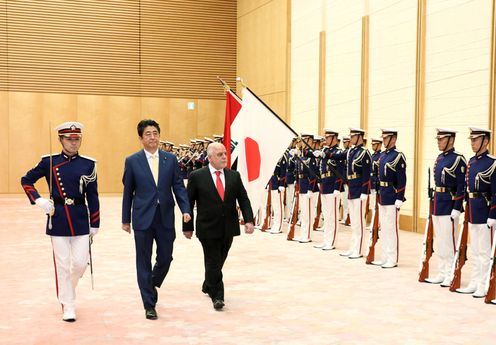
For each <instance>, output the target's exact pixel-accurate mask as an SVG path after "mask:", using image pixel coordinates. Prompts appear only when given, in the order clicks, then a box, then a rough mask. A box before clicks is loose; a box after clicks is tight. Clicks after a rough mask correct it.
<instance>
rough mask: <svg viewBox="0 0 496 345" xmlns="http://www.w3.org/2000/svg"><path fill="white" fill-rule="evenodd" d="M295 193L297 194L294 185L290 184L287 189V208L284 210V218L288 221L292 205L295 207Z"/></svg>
mask: <svg viewBox="0 0 496 345" xmlns="http://www.w3.org/2000/svg"><path fill="white" fill-rule="evenodd" d="M294 192H295V185H294V183H292V184H288V186H287V187H286V208H285V210H284V218H286V219H289V213H290V212H291V205H293V199H294Z"/></svg>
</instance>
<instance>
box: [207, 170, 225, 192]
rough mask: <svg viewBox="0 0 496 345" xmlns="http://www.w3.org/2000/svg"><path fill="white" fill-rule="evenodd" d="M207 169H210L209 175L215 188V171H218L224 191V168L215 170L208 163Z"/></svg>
mask: <svg viewBox="0 0 496 345" xmlns="http://www.w3.org/2000/svg"><path fill="white" fill-rule="evenodd" d="M208 170H210V176H212V180H213V181H214V186H215V187H216V188H217V174H216V173H215V172H216V171H220V180H221V181H222V185H223V186H224V193H225V191H226V179H225V177H224V170H223V169H221V170H217V169H215V168H214V167H213V166H212V165H210V164H208Z"/></svg>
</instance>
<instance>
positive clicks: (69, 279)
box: [51, 235, 89, 310]
mask: <svg viewBox="0 0 496 345" xmlns="http://www.w3.org/2000/svg"><path fill="white" fill-rule="evenodd" d="M51 239H52V248H53V259H54V264H55V279H56V280H57V281H56V284H57V297H58V299H59V301H60V303H61V304H62V306H63V308H64V309H69V310H74V309H75V299H76V286H77V283H78V281H79V278H81V277H82V276H83V274H84V271H85V270H86V267H87V266H88V258H89V238H88V235H81V236H51Z"/></svg>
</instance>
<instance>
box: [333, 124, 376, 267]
mask: <svg viewBox="0 0 496 345" xmlns="http://www.w3.org/2000/svg"><path fill="white" fill-rule="evenodd" d="M364 134H365V131H364V130H363V129H360V128H350V138H351V140H350V144H351V145H354V147H353V148H352V149H350V150H349V151H348V154H347V158H346V162H347V167H346V170H347V171H346V173H347V175H348V188H349V190H348V205H349V212H350V221H351V243H350V247H349V249H348V251H346V252H344V253H342V254H340V255H341V256H347V257H348V258H350V259H357V258H360V257H362V254H361V252H362V244H363V231H364V227H365V204H366V201H367V197H368V194H369V193H370V170H371V167H372V158H371V157H370V153H369V151H368V150H367V149H366V148H365V147H364V146H363V136H364Z"/></svg>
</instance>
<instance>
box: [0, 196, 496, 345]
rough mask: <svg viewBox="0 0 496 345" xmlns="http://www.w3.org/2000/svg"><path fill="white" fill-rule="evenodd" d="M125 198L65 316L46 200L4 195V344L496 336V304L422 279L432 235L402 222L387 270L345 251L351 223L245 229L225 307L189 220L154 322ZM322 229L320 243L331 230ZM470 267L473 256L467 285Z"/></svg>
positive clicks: (116, 200) (0, 337) (105, 200)
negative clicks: (208, 277)
mask: <svg viewBox="0 0 496 345" xmlns="http://www.w3.org/2000/svg"><path fill="white" fill-rule="evenodd" d="M120 203H121V199H120V197H119V196H111V195H109V196H102V197H101V205H102V206H101V218H102V224H101V231H100V233H99V234H98V235H97V236H96V238H95V242H94V245H93V263H94V290H92V289H91V279H90V275H89V270H87V271H86V273H85V276H84V277H83V278H82V279H81V281H80V285H79V286H78V290H77V294H78V296H77V307H78V309H77V317H78V319H77V321H76V322H75V323H66V322H63V321H62V320H61V308H60V305H59V304H58V302H57V299H56V295H55V283H54V269H53V261H52V251H51V245H50V241H49V239H48V237H47V236H46V235H44V217H43V216H42V214H41V210H40V209H38V208H37V207H35V206H30V205H29V203H28V200H27V198H26V197H24V196H21V195H14V196H0V214H1V216H0V277H1V278H0V279H1V280H0V304H1V308H0V344H23V345H26V344H53V345H55V344H65V345H67V344H71V345H77V344H92V345H93V344H94V345H100V344H119V345H125V344H168V345H172V344H181V345H182V344H216V345H219V344H248V345H256V344H298V345H306V344H494V343H495V339H496V321H495V320H496V306H495V305H486V304H484V302H483V300H481V299H475V298H472V297H471V296H470V295H461V294H456V293H450V292H449V291H448V290H447V289H443V288H440V287H439V286H438V285H429V284H421V283H418V282H417V271H418V265H419V259H420V253H421V243H422V236H421V235H419V234H415V233H411V232H405V231H400V262H399V267H398V268H395V269H388V270H387V269H381V268H380V267H376V266H368V265H365V263H364V261H363V259H358V260H350V259H347V258H343V257H340V256H339V255H338V254H339V253H340V252H342V251H343V250H345V249H346V247H347V246H348V240H349V238H350V228H349V227H344V226H342V227H341V228H340V232H339V238H338V249H337V250H334V251H327V252H324V251H322V250H317V249H315V248H313V244H315V242H314V243H307V244H300V243H295V242H288V241H286V235H285V234H279V235H271V234H268V233H261V232H260V231H257V232H256V233H255V234H253V235H242V236H240V237H237V238H236V239H235V241H234V244H233V247H232V249H231V252H230V256H229V258H228V261H227V263H226V265H225V268H224V281H225V286H226V307H225V308H224V310H223V311H222V312H216V311H214V309H213V308H212V304H211V301H210V299H209V298H208V297H206V296H205V295H203V294H202V292H201V283H202V280H203V257H202V255H203V254H202V249H201V246H200V243H199V242H198V240H197V239H192V240H187V239H185V238H184V237H183V236H182V234H181V232H180V228H178V231H177V233H178V236H177V239H176V242H175V248H174V261H173V263H172V267H171V270H170V272H169V275H168V277H167V278H166V282H165V284H164V286H163V287H162V288H161V289H160V290H159V303H158V305H157V311H158V313H159V319H158V320H156V321H150V320H146V319H145V317H144V311H143V308H142V304H141V300H140V295H139V290H138V286H137V283H136V273H135V265H134V259H135V256H134V241H133V237H132V235H129V234H127V233H125V232H123V231H122V230H121V229H120ZM176 221H177V220H176ZM312 236H313V237H314V239H315V240H317V242H318V240H319V239H320V238H321V237H322V233H321V232H313V234H312ZM378 249H379V248H378ZM469 257H470V253H469ZM432 267H433V270H434V271H435V256H434V257H433V260H432ZM469 273H470V267H469V265H467V268H466V269H465V270H464V275H463V283H466V281H467V279H468V276H469Z"/></svg>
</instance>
